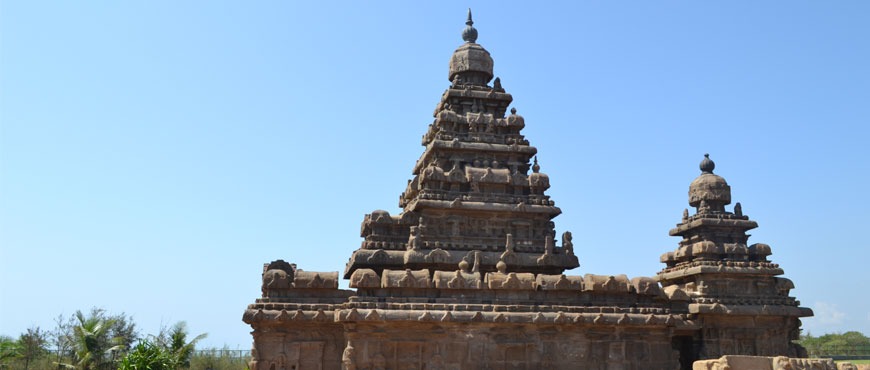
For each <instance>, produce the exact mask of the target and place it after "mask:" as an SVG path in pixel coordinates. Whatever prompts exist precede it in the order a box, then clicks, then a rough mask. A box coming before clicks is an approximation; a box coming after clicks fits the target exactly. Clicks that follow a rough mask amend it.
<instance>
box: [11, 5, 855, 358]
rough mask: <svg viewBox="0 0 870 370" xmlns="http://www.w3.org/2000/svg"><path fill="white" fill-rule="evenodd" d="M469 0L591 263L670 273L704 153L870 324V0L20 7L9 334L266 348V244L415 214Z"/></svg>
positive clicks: (837, 301)
mask: <svg viewBox="0 0 870 370" xmlns="http://www.w3.org/2000/svg"><path fill="white" fill-rule="evenodd" d="M469 6H470V7H472V8H473V11H474V17H475V26H476V27H477V29H478V30H479V34H480V37H479V39H478V42H479V43H480V44H482V45H483V46H484V47H486V48H487V49H488V50H489V51H490V52H491V53H492V55H493V58H494V60H495V73H496V75H497V76H499V77H501V80H502V85H503V86H504V88H505V89H506V90H507V91H508V92H510V93H512V94H513V96H514V104H513V106H514V107H516V108H517V109H518V111H519V113H520V114H522V115H523V116H524V117H525V118H526V129H525V131H524V133H525V134H526V136H527V138H528V139H529V140H530V141H531V143H532V145H535V146H537V147H538V149H539V160H540V163H541V166H542V172H546V173H548V174H549V175H550V177H551V184H552V188H551V189H550V191H549V194H550V195H551V196H552V197H553V199H554V200H555V201H556V205H557V206H559V207H560V208H561V209H562V211H563V214H562V215H561V216H559V217H557V218H556V219H555V222H556V228H557V232H558V233H561V232H562V231H565V230H570V231H572V232H573V234H574V243H575V248H576V251H577V254H578V256H579V258H580V263H581V267H580V268H578V269H576V270H573V271H570V272H569V273H570V274H579V275H582V274H586V273H595V274H617V273H625V274H628V275H629V276H651V275H654V274H655V273H656V272H657V271H659V270H660V269H661V267H662V266H663V265H661V264H660V263H659V262H658V261H659V256H660V255H661V254H662V253H664V252H667V251H669V250H673V249H675V248H676V246H677V242H678V239H677V238H672V237H669V236H668V235H667V233H668V230H669V229H670V228H672V227H673V226H674V225H675V224H676V223H677V222H679V220H680V217H681V214H682V210H683V209H684V208H686V207H688V204H687V202H688V200H687V190H688V185H689V183H690V182H691V180H692V179H694V178H695V177H696V176H697V175H698V174H699V171H698V163H699V162H700V161H701V159H702V158H703V154H704V153H710V156H711V158H712V159H713V160H714V161H715V162H716V165H717V167H716V173H717V174H720V175H722V176H723V177H725V178H726V179H727V180H728V182H729V184H730V185H731V187H732V192H733V199H734V201H739V202H741V204H742V205H743V210H744V212H745V213H746V214H747V215H749V216H750V218H752V219H754V220H756V221H758V223H759V225H760V227H759V228H758V229H756V230H752V231H751V234H752V235H753V236H752V238H751V239H750V242H764V243H767V244H770V245H771V247H772V249H773V256H772V259H773V261H774V262H777V263H779V264H780V265H781V266H782V267H783V268H784V269H785V277H788V278H790V279H792V280H793V281H794V282H795V285H796V286H797V288H796V289H795V290H793V291H792V293H793V294H792V295H793V296H795V297H797V298H798V299H799V300H801V302H802V304H803V305H804V306H807V307H811V308H813V309H815V311H816V315H817V316H816V317H815V318H811V319H805V320H804V329H805V330H809V331H810V332H812V333H814V334H821V333H825V332H842V331H847V330H859V331H862V332H864V333H865V334H870V294H867V286H868V285H870V277H868V274H867V272H866V271H867V264H868V261H870V245H868V242H867V238H866V237H865V236H864V233H863V231H864V230H866V228H867V224H868V221H870V217H868V214H867V210H868V208H870V201H868V197H867V196H866V190H865V188H866V184H867V183H868V180H870V179H868V170H870V165H868V163H870V162H868V160H867V153H866V148H867V146H868V145H867V143H868V141H870V132H868V131H870V130H868V127H867V126H868V123H870V67H868V66H870V22H867V14H870V3H868V2H864V1H841V2H813V1H789V2H786V1H771V2H764V3H757V2H749V1H738V2H728V3H727V4H725V3H713V2H689V1H668V2H655V3H654V2H604V1H594V2H566V3H564V4H559V3H549V4H542V5H531V4H530V3H528V2H474V1H472V2H456V1H442V2H437V3H435V2H430V3H425V4H424V3H420V2H384V3H374V2H337V3H323V2H316V3H315V2H311V3H309V2H265V1H264V2H255V3H250V2H244V3H243V2H195V1H191V2H172V1H149V2H111V1H102V2H101V1H94V2H88V3H80V2H42V1H27V2H24V1H18V2H12V1H4V2H3V3H2V4H0V334H5V335H13V336H17V335H18V333H20V332H22V331H24V330H25V329H26V328H28V327H31V326H40V327H42V328H51V327H53V321H52V320H53V318H55V317H56V316H57V315H59V314H65V315H69V314H70V313H72V312H74V311H75V310H77V309H82V310H87V309H88V308H90V307H93V306H96V307H102V308H105V309H107V310H108V311H110V312H115V313H119V312H126V313H127V314H130V315H132V316H133V318H134V320H135V321H136V322H137V323H138V324H139V325H140V327H141V328H142V330H143V331H144V332H146V333H155V332H157V330H158V328H159V327H160V325H161V324H164V325H169V324H172V323H174V322H175V321H179V320H185V321H187V322H188V324H189V327H190V330H191V331H192V332H194V333H202V332H207V333H208V334H209V337H208V339H206V340H205V341H204V342H203V344H204V345H206V346H218V347H219V346H223V345H227V346H229V347H230V348H240V349H247V348H249V347H250V342H251V338H250V335H249V334H248V332H249V330H250V329H249V328H248V327H247V326H246V325H245V324H243V323H242V322H241V316H242V312H243V310H244V308H245V306H246V305H247V304H248V303H251V302H253V300H254V299H255V298H256V297H257V296H259V294H260V282H259V277H260V272H261V269H262V264H263V263H265V262H269V261H272V260H275V259H279V258H280V259H285V260H287V261H291V262H295V263H297V264H298V265H299V267H300V268H302V269H305V270H312V271H342V270H343V268H344V264H345V262H346V261H347V258H348V257H349V256H350V254H351V252H352V251H353V250H355V249H356V248H358V247H359V244H360V241H361V239H360V238H359V234H358V232H359V224H360V222H361V221H362V217H363V215H364V214H365V213H368V212H371V211H372V210H375V209H385V210H388V211H390V212H391V213H394V214H395V213H398V211H399V209H398V206H397V203H398V195H399V194H400V193H401V192H402V191H403V190H404V187H405V183H406V181H407V180H408V179H409V178H411V168H412V166H413V164H414V162H415V160H416V159H417V157H418V156H419V155H420V153H422V150H423V148H422V147H421V146H420V138H421V136H422V134H423V133H424V132H425V130H426V128H427V125H428V124H429V123H430V122H431V121H432V112H433V109H434V108H435V105H436V104H437V102H438V100H439V98H440V95H441V93H442V92H443V91H444V89H445V88H446V87H447V86H448V81H447V63H448V61H449V58H450V55H451V53H452V52H453V50H454V49H455V48H456V47H458V46H459V45H460V44H461V43H462V40H461V38H460V33H461V30H462V28H463V27H464V24H463V22H464V20H465V12H466V8H467V7H469Z"/></svg>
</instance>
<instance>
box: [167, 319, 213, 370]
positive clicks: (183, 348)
mask: <svg viewBox="0 0 870 370" xmlns="http://www.w3.org/2000/svg"><path fill="white" fill-rule="evenodd" d="M206 336H207V334H205V333H203V334H200V335H197V336H196V337H195V338H193V339H191V340H190V342H188V341H187V323H186V322H184V321H179V322H178V323H176V324H175V325H173V326H172V328H171V329H169V338H168V342H169V343H168V345H167V346H166V347H167V349H168V350H169V353H170V354H171V355H172V358H173V359H174V362H175V367H176V368H183V369H186V368H189V367H190V358H191V357H192V356H193V351H194V350H195V349H196V343H197V342H199V341H200V340H202V339H204V338H205V337H206Z"/></svg>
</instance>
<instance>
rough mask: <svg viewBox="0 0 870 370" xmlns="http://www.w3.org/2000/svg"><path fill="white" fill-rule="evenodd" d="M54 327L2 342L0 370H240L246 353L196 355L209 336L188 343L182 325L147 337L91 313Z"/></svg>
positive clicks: (117, 317) (115, 317) (125, 320)
mask: <svg viewBox="0 0 870 370" xmlns="http://www.w3.org/2000/svg"><path fill="white" fill-rule="evenodd" d="M55 324H56V325H55V327H54V328H52V329H51V330H43V329H42V328H39V327H33V328H30V329H27V331H25V332H24V333H21V334H20V335H19V336H18V338H12V337H8V336H0V369H24V370H29V369H35V370H49V369H81V370H131V369H151V370H169V369H197V370H199V369H203V370H204V369H211V370H230V369H233V370H241V369H245V368H246V367H247V366H246V364H247V361H248V358H249V352H248V351H232V350H229V349H211V350H203V349H196V343H197V342H198V341H200V340H201V339H203V338H205V336H206V334H200V335H197V336H196V337H194V338H188V332H187V326H186V324H185V323H184V322H183V321H181V322H178V323H176V324H175V325H172V326H170V327H164V328H161V329H160V332H159V333H157V334H148V335H143V334H141V333H140V332H139V331H138V330H137V329H136V324H135V323H134V322H133V319H132V318H131V317H130V316H127V315H126V314H124V313H121V314H110V313H107V312H106V311H105V310H102V309H98V308H93V309H91V310H90V312H88V313H87V314H85V313H82V312H81V311H77V312H76V313H75V314H73V315H70V316H69V317H64V316H63V315H60V316H58V317H57V318H56V319H55Z"/></svg>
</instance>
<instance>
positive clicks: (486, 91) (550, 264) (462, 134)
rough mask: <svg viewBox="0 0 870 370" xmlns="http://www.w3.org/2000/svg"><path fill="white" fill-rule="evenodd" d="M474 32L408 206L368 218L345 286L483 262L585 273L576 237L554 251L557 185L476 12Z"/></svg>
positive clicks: (404, 198)
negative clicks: (359, 274)
mask: <svg viewBox="0 0 870 370" xmlns="http://www.w3.org/2000/svg"><path fill="white" fill-rule="evenodd" d="M465 24H466V27H465V29H464V30H463V31H462V39H463V40H464V41H465V43H464V44H462V45H461V46H459V48H457V49H456V51H455V52H454V53H453V56H452V57H451V58H450V68H449V72H448V75H447V76H448V79H449V80H450V87H449V88H447V91H445V92H444V94H443V95H442V96H441V101H440V102H439V103H438V105H437V106H436V108H435V113H434V117H435V119H434V122H432V124H430V125H429V128H428V130H427V132H426V134H425V135H423V141H422V145H423V146H424V147H425V149H424V151H423V154H422V155H421V156H420V158H419V159H418V160H417V163H416V164H415V165H414V169H413V175H414V177H413V179H411V180H409V181H408V185H407V188H406V189H405V191H404V192H403V193H402V194H401V196H400V197H399V206H400V207H402V212H401V213H400V214H399V215H396V216H391V215H390V214H389V213H388V212H386V211H381V210H378V211H374V212H372V213H371V214H368V215H366V216H365V218H364V220H363V223H362V231H361V236H362V237H363V238H365V240H364V241H363V243H362V246H361V248H360V249H359V250H357V251H356V252H355V253H354V254H353V256H352V257H351V259H350V261H349V262H348V264H347V267H346V269H345V278H349V277H350V275H351V274H352V273H353V272H354V271H355V270H356V269H359V268H370V269H374V270H375V271H378V272H380V271H382V270H383V269H385V268H387V269H429V270H430V271H435V270H454V269H455V268H456V266H457V263H459V262H460V261H463V260H464V261H466V262H467V263H473V262H474V258H475V257H474V255H475V254H476V255H477V257H476V258H477V259H478V264H479V266H478V268H479V269H480V270H481V271H484V272H489V271H495V270H496V264H497V263H498V262H499V261H503V262H504V263H506V264H507V270H508V271H522V272H535V273H562V272H563V271H564V270H566V269H571V268H575V267H578V266H579V263H578V260H577V257H576V256H574V254H573V250H572V249H571V244H570V243H571V241H570V238H571V236H570V233H565V234H564V235H563V236H562V247H561V248H559V247H556V245H555V243H556V231H555V226H554V224H553V222H552V219H553V218H554V217H556V216H557V215H559V214H560V213H561V210H559V208H558V207H556V206H555V202H554V201H553V200H551V199H550V197H549V196H547V195H546V193H545V191H546V190H547V189H548V188H549V187H550V180H549V177H548V176H547V175H546V174H544V173H543V172H541V171H540V165H539V164H538V161H537V157H536V156H535V154H536V153H537V149H536V148H535V147H533V146H531V145H529V141H528V140H526V138H525V137H524V136H523V135H522V133H521V131H522V129H523V127H525V120H524V119H523V117H522V116H520V115H518V114H517V110H516V108H513V109H511V112H510V115H507V116H506V111H507V108H508V106H509V105H510V103H511V101H512V100H513V98H512V97H511V95H510V94H508V93H507V92H505V90H504V88H502V86H501V80H500V79H499V78H497V77H496V78H495V80H493V61H492V57H491V56H490V54H489V52H488V51H486V49H484V48H483V47H482V46H480V45H479V44H477V29H475V28H474V26H473V24H474V22H473V21H472V18H471V11H470V10H469V12H468V20H467V21H466V23H465ZM490 82H492V84H491V85H490V84H489V83H490ZM530 171H531V173H530Z"/></svg>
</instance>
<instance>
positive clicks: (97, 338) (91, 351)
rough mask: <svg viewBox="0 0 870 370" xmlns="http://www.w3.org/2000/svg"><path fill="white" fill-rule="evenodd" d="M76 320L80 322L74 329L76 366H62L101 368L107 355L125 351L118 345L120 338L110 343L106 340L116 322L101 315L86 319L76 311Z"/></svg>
mask: <svg viewBox="0 0 870 370" xmlns="http://www.w3.org/2000/svg"><path fill="white" fill-rule="evenodd" d="M75 318H76V320H77V321H78V322H77V323H76V326H75V327H73V347H74V352H75V364H62V365H64V366H65V367H68V368H74V369H81V370H91V369H95V368H99V367H100V365H101V364H102V363H103V362H104V360H105V355H106V354H107V353H111V352H114V351H118V350H121V349H123V346H122V345H120V344H118V342H119V340H118V339H119V338H112V339H110V340H109V343H105V340H104V338H105V337H106V335H108V332H109V328H110V327H111V326H112V324H114V322H115V320H112V319H106V318H103V317H100V316H99V315H91V316H89V317H85V315H84V314H82V312H81V311H76V314H75Z"/></svg>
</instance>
